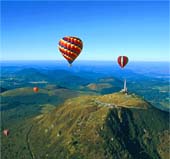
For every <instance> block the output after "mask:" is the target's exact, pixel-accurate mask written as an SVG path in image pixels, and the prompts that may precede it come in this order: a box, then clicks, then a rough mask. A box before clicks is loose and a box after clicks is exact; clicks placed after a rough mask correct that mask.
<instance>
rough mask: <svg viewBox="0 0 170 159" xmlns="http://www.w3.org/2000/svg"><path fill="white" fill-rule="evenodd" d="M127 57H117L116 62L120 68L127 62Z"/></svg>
mask: <svg viewBox="0 0 170 159" xmlns="http://www.w3.org/2000/svg"><path fill="white" fill-rule="evenodd" d="M128 61H129V60H128V57H127V56H119V57H118V58H117V62H118V64H119V66H120V67H121V68H123V67H125V66H126V64H127V63H128Z"/></svg>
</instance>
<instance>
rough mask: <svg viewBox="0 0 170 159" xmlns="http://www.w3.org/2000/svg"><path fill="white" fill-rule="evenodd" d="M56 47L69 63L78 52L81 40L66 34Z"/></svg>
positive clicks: (81, 46)
mask: <svg viewBox="0 0 170 159" xmlns="http://www.w3.org/2000/svg"><path fill="white" fill-rule="evenodd" d="M58 48H59V50H60V52H61V54H62V55H63V56H64V58H65V59H66V60H67V61H68V62H69V64H72V62H73V61H74V60H75V59H76V58H77V57H78V55H79V54H80V52H81V50H82V48H83V42H82V41H81V39H79V38H77V37H73V36H66V37H63V38H62V39H60V41H59V46H58Z"/></svg>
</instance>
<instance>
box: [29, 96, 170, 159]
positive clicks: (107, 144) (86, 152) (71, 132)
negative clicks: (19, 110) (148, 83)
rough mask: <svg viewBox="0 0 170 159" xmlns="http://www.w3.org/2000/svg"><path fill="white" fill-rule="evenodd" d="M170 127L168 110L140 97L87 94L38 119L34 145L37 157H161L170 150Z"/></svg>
mask: <svg viewBox="0 0 170 159" xmlns="http://www.w3.org/2000/svg"><path fill="white" fill-rule="evenodd" d="M127 97H128V100H127ZM96 101H97V102H96ZM99 102H100V103H99ZM106 102H107V104H111V105H115V103H116V105H117V107H114V108H112V107H110V105H106ZM122 103H123V105H126V104H127V105H128V108H127V107H124V106H123V107H122V106H119V105H122ZM135 108H137V109H135ZM168 132H169V130H168V114H167V113H164V112H161V111H159V110H156V109H154V108H151V107H150V106H149V104H148V103H146V102H145V101H143V100H142V99H140V98H138V97H136V96H125V95H124V94H121V93H118V94H111V95H107V96H93V97H92V96H82V97H78V98H74V99H71V100H67V101H66V102H65V103H64V105H63V106H61V107H58V108H57V109H56V110H54V111H53V112H51V113H50V114H45V115H42V116H39V117H37V118H35V119H34V121H33V129H32V131H31V133H30V141H31V143H30V145H31V146H30V147H31V149H32V153H33V154H34V156H35V158H37V159H38V158H46V157H48V158H51V159H53V158H55V159H56V158H59V159H60V158H81V159H83V158H86V159H88V158H89V159H91V158H98V159H103V158H109V159H110V158H127V159H128V158H129V159H131V158H133V159H136V158H139V159H140V158H141V159H144V158H147V159H150V158H155V159H156V158H165V157H166V156H167V154H168V150H167V149H166V145H165V144H164V142H161V141H163V140H164V139H165V137H167V134H168ZM40 145H44V146H43V147H42V146H40ZM160 145H161V146H160Z"/></svg>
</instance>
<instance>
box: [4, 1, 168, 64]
mask: <svg viewBox="0 0 170 159" xmlns="http://www.w3.org/2000/svg"><path fill="white" fill-rule="evenodd" d="M168 3H169V2H168V1H150V2H149V1H141V2H139V1H136V2H135V1H119V2H118V1H117V2H116V1H107V2H106V1H93V2H91V1H84V2H83V1H60V2H59V1H51V2H47V1H36V2H35V1H29V2H24V1H18V2H15V1H2V2H1V31H2V33H1V52H2V55H1V59H2V60H62V59H64V58H63V57H62V55H61V54H60V52H59V51H58V48H57V45H58V41H59V40H60V38H62V37H64V36H67V35H69V36H77V37H79V38H81V39H82V41H83V43H84V47H83V50H82V53H81V54H80V56H79V57H78V59H77V60H116V59H117V57H118V56H119V55H126V56H128V57H129V59H130V60H131V61H170V56H169V8H168V7H169V4H168Z"/></svg>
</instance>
